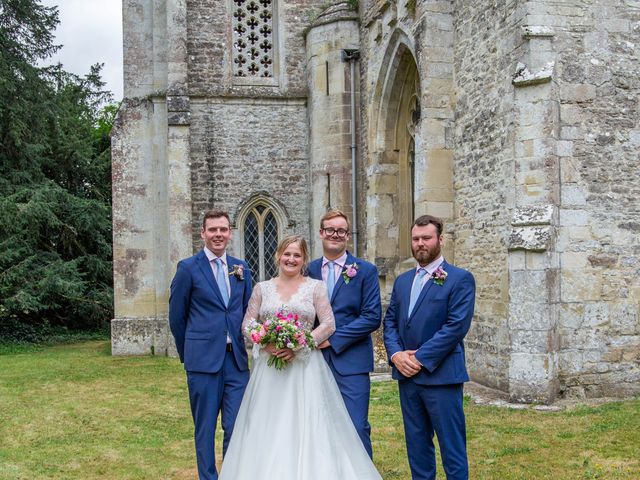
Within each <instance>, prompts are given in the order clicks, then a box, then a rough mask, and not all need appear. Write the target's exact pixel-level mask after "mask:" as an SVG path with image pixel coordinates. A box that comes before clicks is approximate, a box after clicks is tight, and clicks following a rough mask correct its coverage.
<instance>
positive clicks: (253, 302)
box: [242, 283, 262, 344]
mask: <svg viewBox="0 0 640 480" xmlns="http://www.w3.org/2000/svg"><path fill="white" fill-rule="evenodd" d="M260 305H262V290H261V288H260V284H259V283H258V284H257V285H256V286H255V287H254V288H253V293H251V298H250V299H249V305H248V306H247V311H246V312H245V314H244V319H243V320H242V334H243V335H244V338H245V339H246V342H248V343H249V344H251V343H252V342H251V337H249V336H248V335H247V332H246V330H247V326H248V325H249V324H250V323H251V322H253V321H257V320H258V318H259V317H260Z"/></svg>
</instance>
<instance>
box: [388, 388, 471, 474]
mask: <svg viewBox="0 0 640 480" xmlns="http://www.w3.org/2000/svg"><path fill="white" fill-rule="evenodd" d="M399 389H400V406H401V408H402V417H403V420H404V431H405V440H406V443H407V452H408V456H409V466H410V468H411V478H412V479H413V480H435V478H436V455H435V447H434V444H433V434H434V432H435V434H436V436H437V437H438V445H439V446H440V454H441V455H442V464H443V466H444V471H445V473H446V476H447V480H467V479H468V478H469V466H468V463H467V446H466V444H467V438H466V429H465V420H464V411H463V409H462V384H455V385H429V386H425V385H418V384H416V383H414V382H413V381H411V380H404V381H400V382H399Z"/></svg>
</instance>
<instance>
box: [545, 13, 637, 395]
mask: <svg viewBox="0 0 640 480" xmlns="http://www.w3.org/2000/svg"><path fill="white" fill-rule="evenodd" d="M535 13H537V14H538V15H539V16H540V18H541V19H544V20H545V21H547V22H550V23H552V24H551V25H550V26H551V27H552V28H553V29H554V32H555V42H554V43H555V50H556V52H557V58H558V69H557V72H556V75H557V82H558V86H559V92H560V93H559V97H560V122H561V123H560V127H561V129H560V141H559V142H558V146H557V153H558V156H559V157H560V161H561V182H562V187H561V192H560V193H561V200H560V225H559V229H558V246H557V248H558V251H559V254H560V263H561V266H562V275H561V300H562V303H561V311H560V315H559V322H558V336H559V365H558V368H559V379H560V389H561V392H562V394H563V395H566V396H570V397H602V396H630V395H637V394H638V393H639V392H640V320H639V315H638V307H639V304H640V280H639V279H640V203H639V202H638V198H639V196H640V175H639V174H638V172H639V171H640V170H639V167H640V164H639V162H638V159H639V156H638V152H639V149H640V111H639V110H640V109H639V100H638V99H639V98H640V9H639V8H638V6H636V7H635V8H634V7H632V6H629V4H628V3H621V2H616V1H604V2H595V1H591V2H581V4H580V6H576V7H573V8H571V9H561V8H560V7H556V5H555V4H554V3H549V4H548V5H546V8H543V6H541V7H540V9H539V11H537V12H535ZM550 13H553V14H554V15H553V16H551V15H549V14H550Z"/></svg>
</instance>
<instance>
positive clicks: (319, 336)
mask: <svg viewBox="0 0 640 480" xmlns="http://www.w3.org/2000/svg"><path fill="white" fill-rule="evenodd" d="M313 306H314V308H315V309H316V316H317V317H318V323H319V325H318V326H317V327H316V328H314V329H313V331H312V332H311V335H312V336H313V339H314V340H315V341H316V344H318V345H319V344H321V343H322V342H324V341H325V340H326V339H327V338H329V337H330V336H331V334H332V333H333V332H335V331H336V320H335V318H334V317H333V310H332V309H331V304H330V303H329V297H328V296H327V287H325V285H324V283H322V282H318V284H317V285H316V287H315V288H314V289H313Z"/></svg>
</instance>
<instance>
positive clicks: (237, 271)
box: [229, 264, 244, 280]
mask: <svg viewBox="0 0 640 480" xmlns="http://www.w3.org/2000/svg"><path fill="white" fill-rule="evenodd" d="M231 275H233V276H234V277H236V278H237V279H238V280H244V267H243V266H242V265H240V264H238V265H234V266H233V269H231V270H229V276H231Z"/></svg>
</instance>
